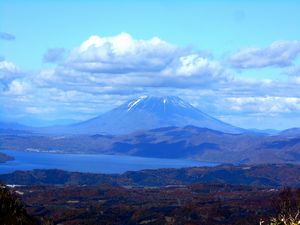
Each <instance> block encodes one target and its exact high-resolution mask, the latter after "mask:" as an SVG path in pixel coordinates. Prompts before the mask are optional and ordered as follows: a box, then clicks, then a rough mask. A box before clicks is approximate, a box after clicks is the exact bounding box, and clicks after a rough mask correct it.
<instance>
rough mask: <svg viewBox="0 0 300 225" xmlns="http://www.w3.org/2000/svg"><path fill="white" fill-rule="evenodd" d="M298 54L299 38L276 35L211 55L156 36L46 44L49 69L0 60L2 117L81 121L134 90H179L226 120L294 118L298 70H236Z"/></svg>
mask: <svg viewBox="0 0 300 225" xmlns="http://www.w3.org/2000/svg"><path fill="white" fill-rule="evenodd" d="M299 52H300V42H299V41H278V42H274V43H272V44H271V45H270V46H269V47H266V48H245V49H241V50H239V51H237V52H236V53H233V54H232V55H230V56H229V57H228V58H214V57H213V56H212V55H211V54H210V55H209V54H203V53H201V51H197V50H195V49H191V48H183V47H179V46H176V45H174V44H171V43H168V42H166V41H164V40H161V39H160V38H158V37H153V38H150V39H147V40H141V39H135V38H133V37H132V36H131V35H130V34H128V33H120V34H118V35H116V36H111V37H102V36H96V35H94V36H91V37H89V38H88V39H87V40H85V41H83V42H82V43H81V44H79V45H78V47H75V48H73V49H69V50H67V49H65V48H50V49H48V51H47V52H46V53H45V54H44V55H43V61H44V62H47V63H52V64H51V67H50V68H49V67H48V68H42V69H41V70H40V71H33V72H32V71H31V72H28V71H22V70H21V69H20V68H19V67H18V66H17V65H15V64H14V63H13V62H10V61H7V60H2V61H0V85H1V86H0V87H1V89H0V90H1V96H0V102H1V104H3V105H5V107H4V109H3V112H2V115H10V114H9V112H13V113H11V114H12V115H14V116H15V118H22V116H26V115H27V116H28V115H32V116H41V117H50V118H55V119H65V118H69V119H74V120H83V119H88V118H91V117H93V116H96V115H99V114H100V113H103V112H105V111H107V110H109V109H111V108H113V107H115V106H117V105H119V104H121V103H122V102H124V101H127V100H128V99H130V98H133V97H135V96H137V95H143V94H148V95H153V94H154V95H179V96H181V97H182V98H184V99H186V100H188V101H190V102H192V103H193V104H194V105H195V106H197V107H199V108H200V109H201V110H203V111H204V112H207V113H208V114H212V115H214V116H217V117H219V118H225V121H226V118H230V117H232V116H233V115H235V116H243V117H244V118H247V117H248V118H249V120H250V119H251V118H257V117H266V118H271V117H275V116H278V115H281V116H285V115H289V116H291V115H293V116H300V92H299V84H300V79H297V78H298V76H295V75H293V76H286V75H284V74H283V73H287V72H282V73H281V76H285V79H284V80H276V79H257V78H255V77H253V78H249V77H243V76H241V75H240V72H239V70H238V71H236V70H235V69H243V70H242V71H245V70H247V69H254V68H255V69H258V68H266V67H276V68H284V71H286V70H290V71H291V72H290V73H292V72H293V74H296V73H298V70H297V68H298V67H294V66H293V65H294V63H295V60H296V58H297V56H298V54H299ZM228 62H230V66H228ZM292 69H293V71H292ZM287 90H289V91H287ZM0 113H1V112H0ZM236 125H238V124H236Z"/></svg>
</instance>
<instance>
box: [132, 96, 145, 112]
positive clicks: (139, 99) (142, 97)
mask: <svg viewBox="0 0 300 225" xmlns="http://www.w3.org/2000/svg"><path fill="white" fill-rule="evenodd" d="M147 97H148V96H146V95H145V96H140V97H139V98H138V99H136V100H134V101H132V102H129V103H128V109H127V112H129V111H130V110H131V109H132V108H133V107H134V106H135V105H136V104H138V103H139V102H140V101H142V100H143V99H145V98H147Z"/></svg>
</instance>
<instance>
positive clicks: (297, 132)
mask: <svg viewBox="0 0 300 225" xmlns="http://www.w3.org/2000/svg"><path fill="white" fill-rule="evenodd" d="M280 135H282V136H287V137H294V136H300V128H296V127H295V128H290V129H287V130H283V131H281V132H280Z"/></svg>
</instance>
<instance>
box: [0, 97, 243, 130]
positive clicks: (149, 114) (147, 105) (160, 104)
mask: <svg viewBox="0 0 300 225" xmlns="http://www.w3.org/2000/svg"><path fill="white" fill-rule="evenodd" d="M187 125H193V126H197V127H202V128H209V129H213V130H218V131H221V132H225V133H242V132H245V130H244V129H241V128H238V127H235V126H232V125H230V124H228V123H225V122H222V121H220V120H218V119H216V118H214V117H211V116H209V115H207V114H205V113H203V112H201V111H200V110H199V109H197V108H195V107H194V106H192V105H191V104H189V103H188V102H186V101H183V100H182V99H181V98H179V97H176V96H166V97H153V96H141V97H139V98H136V99H133V100H131V101H128V102H126V103H124V104H122V105H120V106H119V107H117V108H115V109H113V110H111V111H109V112H106V113H104V114H102V115H100V116H98V117H95V118H92V119H90V120H87V121H84V122H80V123H76V124H73V125H69V126H53V127H43V128H30V127H27V126H22V125H18V124H0V129H2V130H6V131H11V130H19V131H20V130H21V131H27V132H34V133H44V134H47V133H51V134H126V133H131V132H134V131H139V130H149V129H155V128H160V127H170V126H176V127H184V126H187Z"/></svg>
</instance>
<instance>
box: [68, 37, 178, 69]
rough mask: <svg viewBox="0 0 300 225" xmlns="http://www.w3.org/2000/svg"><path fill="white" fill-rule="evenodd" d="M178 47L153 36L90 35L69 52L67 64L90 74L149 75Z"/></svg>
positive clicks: (165, 64) (164, 64) (163, 65)
mask: <svg viewBox="0 0 300 225" xmlns="http://www.w3.org/2000/svg"><path fill="white" fill-rule="evenodd" d="M176 51H177V47H176V46H174V45H172V44H169V43H167V42H165V41H162V40H161V39H159V38H157V37H154V38H152V39H150V40H135V39H133V38H132V37H131V36H130V35H129V34H127V33H121V34H119V35H116V36H113V37H100V36H91V37H90V38H89V39H88V40H86V41H85V42H83V43H82V44H81V46H80V47H79V48H77V49H75V50H73V51H72V53H71V54H70V56H69V57H68V59H67V61H66V65H67V66H69V67H71V68H73V69H75V70H79V71H84V72H93V73H130V72H137V71H138V72H152V71H160V70H162V69H164V68H165V67H166V66H167V65H168V64H169V63H170V62H171V61H172V60H173V58H174V56H175V55H176Z"/></svg>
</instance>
